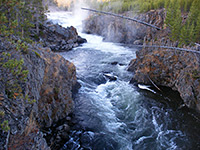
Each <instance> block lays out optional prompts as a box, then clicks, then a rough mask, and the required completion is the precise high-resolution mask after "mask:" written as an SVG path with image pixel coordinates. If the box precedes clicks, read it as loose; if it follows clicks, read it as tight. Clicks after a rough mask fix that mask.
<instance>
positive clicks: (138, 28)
mask: <svg viewBox="0 0 200 150" xmlns="http://www.w3.org/2000/svg"><path fill="white" fill-rule="evenodd" d="M122 15H124V16H126V17H130V18H134V19H137V20H141V21H144V22H147V23H150V24H153V25H155V26H157V27H160V28H162V25H163V23H164V16H165V11H164V9H161V10H152V11H150V12H148V13H144V14H134V13H133V12H126V13H124V14H122ZM149 30H151V29H150V28H149V27H147V26H145V25H141V24H139V23H136V22H133V21H130V20H123V19H121V18H117V17H113V16H108V15H95V14H93V15H91V16H90V17H89V18H88V19H86V20H85V21H84V22H83V32H86V33H92V34H97V35H101V36H103V37H104V40H105V41H110V42H117V43H126V44H137V45H138V44H142V43H143V40H144V37H145V36H146V34H147V33H148V32H149ZM151 31H152V32H156V29H155V30H151Z"/></svg>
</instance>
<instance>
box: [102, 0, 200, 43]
mask: <svg viewBox="0 0 200 150" xmlns="http://www.w3.org/2000/svg"><path fill="white" fill-rule="evenodd" d="M162 8H164V9H165V10H166V12H167V13H166V19H165V24H166V26H167V27H169V29H170V34H169V35H170V39H171V40H172V41H178V42H179V46H180V47H181V46H183V45H193V44H194V43H195V42H197V43H199V42H200V2H199V0H110V1H106V2H102V1H101V2H100V3H99V9H100V10H105V11H112V12H114V13H124V12H126V11H134V12H138V13H145V12H147V11H149V10H152V9H162Z"/></svg>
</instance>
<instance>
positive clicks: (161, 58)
mask: <svg viewBox="0 0 200 150" xmlns="http://www.w3.org/2000/svg"><path fill="white" fill-rule="evenodd" d="M165 34H167V30H164V31H160V32H159V33H157V34H156V35H154V36H155V37H156V39H157V40H155V39H151V40H150V42H148V41H145V43H146V42H148V44H150V45H167V46H176V45H177V43H176V42H175V43H173V42H170V40H169V39H167V38H166V37H167V36H165ZM148 38H149V37H148V36H146V39H148ZM188 49H194V50H197V47H188ZM136 56H137V58H136V59H134V60H132V61H131V62H130V65H129V69H128V70H129V71H132V72H133V73H134V76H133V78H132V80H131V83H135V82H139V83H144V84H151V82H150V80H149V78H150V79H151V80H152V81H153V82H154V83H155V84H156V85H161V86H167V87H170V88H172V89H173V90H177V91H178V92H179V93H180V96H181V98H182V99H183V101H184V103H185V105H186V106H187V107H189V108H191V109H194V110H196V111H197V112H200V84H199V83H200V60H199V54H197V53H192V52H184V51H178V50H174V49H162V48H143V49H142V50H141V51H138V52H137V53H136ZM148 77H149V78H148Z"/></svg>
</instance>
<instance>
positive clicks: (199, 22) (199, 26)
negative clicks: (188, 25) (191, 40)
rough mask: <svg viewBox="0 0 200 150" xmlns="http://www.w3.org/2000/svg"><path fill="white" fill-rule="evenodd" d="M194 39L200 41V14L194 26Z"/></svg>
mask: <svg viewBox="0 0 200 150" xmlns="http://www.w3.org/2000/svg"><path fill="white" fill-rule="evenodd" d="M195 41H196V42H200V14H199V16H198V18H197V25H196V28H195Z"/></svg>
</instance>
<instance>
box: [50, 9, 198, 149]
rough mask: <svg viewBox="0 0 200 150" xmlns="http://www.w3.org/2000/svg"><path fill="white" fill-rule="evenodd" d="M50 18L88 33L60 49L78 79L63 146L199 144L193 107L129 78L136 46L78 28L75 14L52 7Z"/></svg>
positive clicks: (187, 146)
mask: <svg viewBox="0 0 200 150" xmlns="http://www.w3.org/2000/svg"><path fill="white" fill-rule="evenodd" d="M48 18H49V19H50V20H51V21H53V22H54V23H58V24H60V25H62V26H63V27H67V26H74V27H76V28H77V29H78V32H79V35H80V36H81V37H83V38H85V39H87V43H84V44H83V45H82V46H80V47H77V48H74V49H73V50H71V51H68V52H61V53H59V54H60V55H62V56H63V57H64V58H65V59H67V60H69V61H71V62H72V63H73V64H74V65H75V66H76V70H77V78H78V82H79V83H80V84H81V88H80V89H79V91H78V93H77V94H75V96H74V102H75V106H74V111H73V115H72V122H73V123H74V125H73V127H71V129H70V133H69V140H67V141H65V142H64V143H65V144H64V145H63V146H61V149H62V150H132V149H134V150H144V149H148V150H149V149H152V150H161V149H163V150H164V149H168V150H179V149H180V150H189V149H193V150H195V149H200V143H199V140H200V138H199V135H200V129H199V126H200V123H199V121H198V119H197V118H196V117H195V113H193V112H192V111H191V110H189V109H187V108H185V107H181V105H182V104H183V102H182V100H181V98H180V96H179V93H178V92H175V91H172V90H171V89H169V88H164V87H163V88H162V92H160V91H158V90H157V89H156V88H154V87H153V86H151V85H142V84H139V85H137V84H130V83H129V82H130V80H131V78H132V76H133V73H132V72H128V71H127V68H128V65H129V63H130V61H131V60H132V59H133V58H135V57H136V51H138V50H140V49H139V48H137V47H134V46H132V47H128V46H127V45H124V44H119V43H111V42H104V41H103V37H100V36H96V35H92V34H85V33H81V31H82V26H81V23H82V19H81V17H80V16H79V15H77V16H73V15H72V14H71V13H69V12H51V13H50V14H49V15H48Z"/></svg>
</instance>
